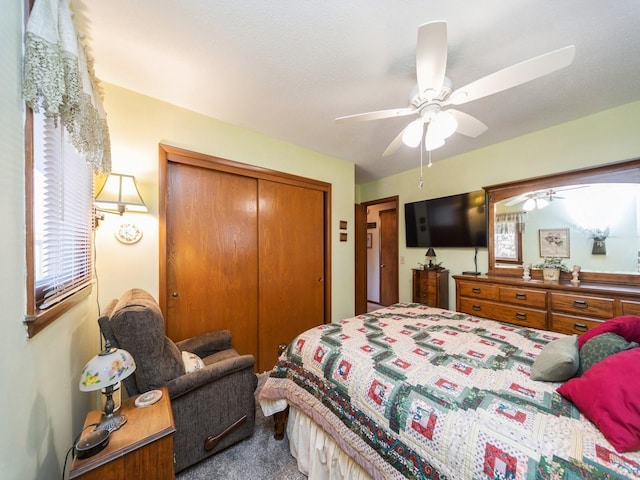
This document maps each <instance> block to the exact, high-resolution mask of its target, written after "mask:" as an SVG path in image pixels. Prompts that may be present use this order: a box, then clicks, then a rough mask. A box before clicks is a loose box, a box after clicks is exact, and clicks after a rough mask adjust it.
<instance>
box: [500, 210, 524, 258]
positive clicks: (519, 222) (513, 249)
mask: <svg viewBox="0 0 640 480" xmlns="http://www.w3.org/2000/svg"><path fill="white" fill-rule="evenodd" d="M525 221H526V213H525V212H514V213H498V214H496V219H495V237H494V245H495V258H496V261H497V262H500V263H515V264H520V263H522V232H523V231H524V227H525Z"/></svg>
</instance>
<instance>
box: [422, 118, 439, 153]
mask: <svg viewBox="0 0 640 480" xmlns="http://www.w3.org/2000/svg"><path fill="white" fill-rule="evenodd" d="M432 127H433V124H430V125H429V128H428V129H427V134H426V135H425V139H424V148H425V150H426V151H427V152H430V151H431V150H435V149H436V148H440V147H442V146H443V145H444V138H442V137H441V136H440V135H438V133H437V132H436V131H435V130H434V129H433V128H432Z"/></svg>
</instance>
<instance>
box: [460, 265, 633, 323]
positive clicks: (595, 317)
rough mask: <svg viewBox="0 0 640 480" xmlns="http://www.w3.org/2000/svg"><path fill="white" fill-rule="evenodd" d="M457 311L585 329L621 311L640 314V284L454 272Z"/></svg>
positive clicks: (522, 321)
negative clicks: (458, 273) (533, 278)
mask: <svg viewBox="0 0 640 480" xmlns="http://www.w3.org/2000/svg"><path fill="white" fill-rule="evenodd" d="M453 278H454V280H455V284H456V310H457V311H459V312H463V313H468V314H471V315H476V316H478V317H484V318H489V319H491V320H498V321H501V322H508V323H511V324H514V325H520V326H523V327H531V328H538V329H543V330H552V331H555V332H560V333H566V334H574V333H575V334H581V333H584V332H586V331H587V330H588V329H589V328H591V327H593V326H595V325H598V324H599V323H601V322H603V321H605V320H607V319H609V318H613V317H617V316H620V315H640V287H637V286H629V285H617V284H595V283H592V284H589V283H581V284H580V285H578V286H574V285H572V284H571V283H570V282H568V281H566V282H562V281H561V282H558V283H547V282H544V281H541V280H524V279H521V278H517V277H507V276H504V277H502V276H497V275H491V276H484V275H483V276H478V277H476V276H470V275H469V276H468V275H454V276H453Z"/></svg>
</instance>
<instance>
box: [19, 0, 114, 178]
mask: <svg viewBox="0 0 640 480" xmlns="http://www.w3.org/2000/svg"><path fill="white" fill-rule="evenodd" d="M23 95H24V97H25V100H26V102H27V104H28V105H29V106H30V107H31V108H32V109H33V110H34V112H43V113H44V115H46V116H47V117H52V118H54V119H55V120H56V121H58V120H60V121H61V122H62V125H64V127H65V129H66V130H67V132H68V134H69V138H70V140H71V143H72V144H73V145H74V147H75V148H76V149H77V150H78V152H80V153H81V154H83V155H84V156H85V157H86V159H87V162H88V163H89V164H90V165H91V166H92V167H93V168H94V169H95V170H97V171H99V172H105V173H109V172H110V171H111V143H110V140H109V129H108V126H107V120H106V115H105V112H104V109H103V107H102V99H101V98H100V96H99V90H98V81H97V79H96V78H95V76H94V74H93V69H92V68H91V65H90V64H89V63H88V62H87V57H86V53H85V50H84V46H83V44H82V43H81V42H80V40H79V38H78V34H77V33H76V28H75V25H74V23H73V17H72V14H71V10H70V9H69V5H68V2H67V0H36V1H35V2H34V4H33V8H32V10H31V14H30V16H29V22H28V24H27V35H26V45H25V57H24V85H23Z"/></svg>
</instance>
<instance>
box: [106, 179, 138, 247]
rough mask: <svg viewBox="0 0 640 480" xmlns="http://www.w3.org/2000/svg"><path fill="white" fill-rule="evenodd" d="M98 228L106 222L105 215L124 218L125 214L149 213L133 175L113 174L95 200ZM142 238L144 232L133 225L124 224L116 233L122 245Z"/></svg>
mask: <svg viewBox="0 0 640 480" xmlns="http://www.w3.org/2000/svg"><path fill="white" fill-rule="evenodd" d="M94 203H95V206H96V216H95V222H96V227H98V225H99V223H100V220H104V213H114V214H118V215H120V216H122V215H123V214H124V212H126V211H127V212H142V213H144V212H148V211H149V209H148V208H147V205H146V204H145V203H144V200H142V197H141V196H140V192H139V191H138V185H137V184H136V179H135V177H134V176H133V175H123V174H121V173H111V174H109V176H108V177H107V180H106V181H105V182H104V185H103V186H102V188H101V189H100V191H99V192H98V195H96V198H95V202H94ZM141 237H142V231H141V230H140V229H139V228H138V227H136V226H135V225H131V224H123V225H121V226H120V228H119V229H118V231H117V232H116V238H117V239H118V240H120V241H121V242H122V243H135V242H137V241H138V240H140V238H141Z"/></svg>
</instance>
